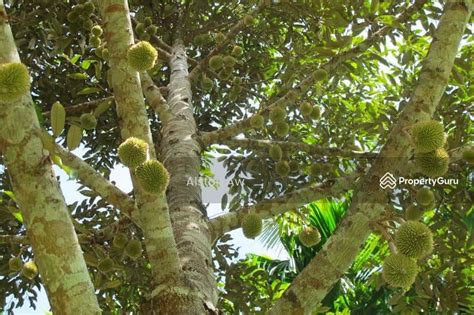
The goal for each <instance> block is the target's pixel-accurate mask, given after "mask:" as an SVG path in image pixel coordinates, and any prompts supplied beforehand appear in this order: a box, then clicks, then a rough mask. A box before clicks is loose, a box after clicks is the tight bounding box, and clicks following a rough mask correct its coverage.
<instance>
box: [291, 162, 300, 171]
mask: <svg viewBox="0 0 474 315" xmlns="http://www.w3.org/2000/svg"><path fill="white" fill-rule="evenodd" d="M289 165H290V171H291V172H292V173H294V172H297V171H298V170H299V169H300V163H298V161H295V160H292V161H290V163H289Z"/></svg>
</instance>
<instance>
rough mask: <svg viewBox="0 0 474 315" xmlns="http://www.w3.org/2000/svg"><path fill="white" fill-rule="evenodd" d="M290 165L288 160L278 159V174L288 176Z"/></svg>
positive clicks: (276, 169) (276, 170) (276, 167)
mask: <svg viewBox="0 0 474 315" xmlns="http://www.w3.org/2000/svg"><path fill="white" fill-rule="evenodd" d="M290 171H291V169H290V165H289V164H288V162H287V161H278V162H277V164H276V165H275V172H276V173H277V174H278V176H280V177H286V176H288V174H290Z"/></svg>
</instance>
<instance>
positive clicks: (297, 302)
mask: <svg viewBox="0 0 474 315" xmlns="http://www.w3.org/2000/svg"><path fill="white" fill-rule="evenodd" d="M471 11H472V0H468V1H464V3H461V2H459V1H457V0H456V1H454V0H450V1H448V2H447V4H446V8H445V12H444V14H443V16H442V18H441V20H440V22H439V25H438V28H437V30H436V31H435V33H434V38H433V41H432V43H431V46H430V50H429V52H428V55H427V57H426V58H425V61H424V64H423V68H422V70H421V73H420V76H419V80H418V83H417V86H416V88H415V90H414V92H413V94H412V96H411V99H410V102H409V104H407V105H406V106H405V108H404V109H403V111H402V113H401V115H400V118H399V119H398V121H397V122H396V123H395V125H394V126H393V128H392V130H391V132H390V135H389V138H388V141H387V143H386V144H385V146H384V147H383V148H382V151H381V153H380V156H379V157H378V158H377V160H376V161H375V163H374V165H373V166H372V167H371V169H370V170H369V172H368V174H367V175H366V176H364V178H362V180H361V181H360V182H359V185H358V191H357V193H356V194H355V195H354V197H353V199H352V203H351V206H350V208H349V210H348V214H347V216H346V217H345V218H344V220H343V222H342V223H341V225H340V226H339V227H338V229H337V230H336V233H335V234H334V235H333V236H332V237H331V238H330V239H329V240H328V242H327V243H326V244H325V245H324V247H323V248H322V250H321V251H320V252H318V254H317V255H316V256H315V257H314V258H313V259H312V260H311V262H310V263H309V264H308V265H307V266H306V268H305V269H304V270H303V271H302V272H301V273H300V274H299V275H298V276H297V277H296V278H295V279H294V280H293V282H292V284H291V285H290V287H289V288H288V290H287V291H286V292H285V293H284V295H283V297H282V298H281V299H280V300H278V301H277V303H276V304H275V305H274V307H273V308H272V310H271V311H270V314H288V313H289V312H295V311H299V312H301V313H303V312H304V313H309V312H311V310H313V309H314V308H315V307H317V306H318V304H319V303H321V301H322V300H323V298H324V297H325V296H326V294H327V293H328V292H329V290H330V289H331V287H332V286H333V285H334V283H335V282H336V281H337V280H338V279H339V278H340V277H341V276H342V275H343V274H344V273H345V272H346V270H347V269H348V268H349V267H350V266H351V264H352V262H353V261H354V259H355V257H356V256H357V254H358V252H359V251H360V248H361V247H362V246H363V244H364V243H365V240H366V239H367V237H368V236H369V235H370V228H369V225H370V222H371V221H373V220H377V218H378V217H379V216H380V215H381V214H382V213H383V211H384V209H385V205H386V204H387V202H389V200H390V198H389V196H387V193H386V192H385V191H384V190H382V189H381V188H380V187H379V179H380V178H381V177H382V176H383V175H384V174H385V173H386V172H388V171H390V172H391V173H396V172H397V171H398V170H400V169H402V168H403V166H404V165H405V164H406V160H407V158H408V157H409V155H410V153H411V152H412V148H411V145H410V143H409V140H408V139H407V137H406V136H405V135H404V134H403V132H402V131H403V130H406V128H407V127H409V126H411V125H412V124H413V123H416V122H417V121H421V120H426V119H429V118H430V117H431V116H432V114H433V112H434V111H435V109H436V107H437V106H438V104H439V100H440V99H441V96H442V95H443V93H444V91H445V88H446V85H447V83H448V79H449V75H450V73H451V70H452V67H453V63H454V59H455V56H456V53H457V50H458V47H459V43H460V41H461V38H462V35H463V33H464V30H465V28H466V25H467V23H468V21H469V17H470V15H471Z"/></svg>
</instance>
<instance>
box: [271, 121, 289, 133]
mask: <svg viewBox="0 0 474 315" xmlns="http://www.w3.org/2000/svg"><path fill="white" fill-rule="evenodd" d="M289 131H290V125H288V124H287V123H286V122H281V123H277V124H275V133H276V134H277V136H279V137H284V136H287V135H288V132H289Z"/></svg>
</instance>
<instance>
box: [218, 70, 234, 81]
mask: <svg viewBox="0 0 474 315" xmlns="http://www.w3.org/2000/svg"><path fill="white" fill-rule="evenodd" d="M232 71H233V69H232V68H229V67H224V68H222V69H221V71H219V79H221V80H223V81H225V80H228V79H229V78H230V77H231V76H232Z"/></svg>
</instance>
